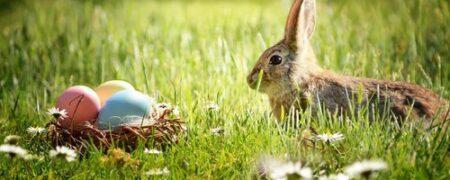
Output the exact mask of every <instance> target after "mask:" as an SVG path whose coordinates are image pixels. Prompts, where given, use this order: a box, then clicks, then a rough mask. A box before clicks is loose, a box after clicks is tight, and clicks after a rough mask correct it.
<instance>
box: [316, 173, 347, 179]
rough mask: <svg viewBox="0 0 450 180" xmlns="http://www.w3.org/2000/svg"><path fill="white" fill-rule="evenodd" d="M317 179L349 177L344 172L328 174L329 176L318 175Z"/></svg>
mask: <svg viewBox="0 0 450 180" xmlns="http://www.w3.org/2000/svg"><path fill="white" fill-rule="evenodd" d="M319 180H350V177H349V176H348V175H346V174H343V173H339V174H330V175H329V176H320V177H319Z"/></svg>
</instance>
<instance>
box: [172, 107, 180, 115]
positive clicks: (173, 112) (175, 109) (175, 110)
mask: <svg viewBox="0 0 450 180" xmlns="http://www.w3.org/2000/svg"><path fill="white" fill-rule="evenodd" d="M172 114H173V115H174V116H175V117H177V118H179V117H180V110H179V109H178V107H176V106H175V107H174V108H173V109H172Z"/></svg>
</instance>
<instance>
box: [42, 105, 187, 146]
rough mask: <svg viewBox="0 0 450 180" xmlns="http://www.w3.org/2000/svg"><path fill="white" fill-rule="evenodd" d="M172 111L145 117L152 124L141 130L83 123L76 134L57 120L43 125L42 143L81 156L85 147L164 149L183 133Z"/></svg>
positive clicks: (176, 140) (179, 122) (167, 110)
mask: <svg viewBox="0 0 450 180" xmlns="http://www.w3.org/2000/svg"><path fill="white" fill-rule="evenodd" d="M172 112H173V109H166V110H164V112H162V113H159V114H158V115H156V114H153V115H152V116H149V117H146V118H147V119H152V123H150V124H148V125H147V124H146V125H143V126H140V125H125V126H120V127H117V128H115V129H114V130H101V129H98V128H97V127H96V126H94V125H93V123H86V124H85V125H83V128H82V129H81V130H79V131H74V130H72V129H69V128H65V127H63V126H62V125H61V123H60V122H59V121H58V120H53V121H52V122H50V123H48V124H47V130H48V131H47V135H46V139H47V140H48V141H50V142H51V143H52V145H53V146H67V147H70V148H72V149H76V150H78V151H79V152H84V151H85V150H86V149H87V148H88V147H89V146H94V147H96V148H99V149H103V150H105V152H106V151H107V150H108V149H109V148H110V147H121V148H124V149H126V150H127V151H132V150H134V149H136V147H137V146H138V143H139V142H141V143H144V144H145V145H150V146H157V147H162V148H164V147H165V146H167V145H170V144H173V143H177V142H178V140H179V138H180V137H181V136H182V134H183V132H184V131H185V129H186V128H185V124H184V122H183V121H181V120H180V119H179V118H172V119H170V118H169V117H170V116H171V114H172Z"/></svg>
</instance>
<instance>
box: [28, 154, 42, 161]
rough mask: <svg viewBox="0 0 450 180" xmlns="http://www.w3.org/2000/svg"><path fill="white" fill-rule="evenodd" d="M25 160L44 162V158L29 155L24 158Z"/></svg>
mask: <svg viewBox="0 0 450 180" xmlns="http://www.w3.org/2000/svg"><path fill="white" fill-rule="evenodd" d="M23 159H25V160H38V161H42V160H44V157H43V156H37V155H32V154H27V155H25V157H23Z"/></svg>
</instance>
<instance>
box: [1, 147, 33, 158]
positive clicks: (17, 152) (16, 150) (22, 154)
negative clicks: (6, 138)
mask: <svg viewBox="0 0 450 180" xmlns="http://www.w3.org/2000/svg"><path fill="white" fill-rule="evenodd" d="M0 152H2V153H8V155H9V157H11V158H13V157H19V158H23V159H25V158H26V156H27V155H28V151H27V150H25V149H23V148H22V147H20V146H15V145H10V144H3V145H0Z"/></svg>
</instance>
